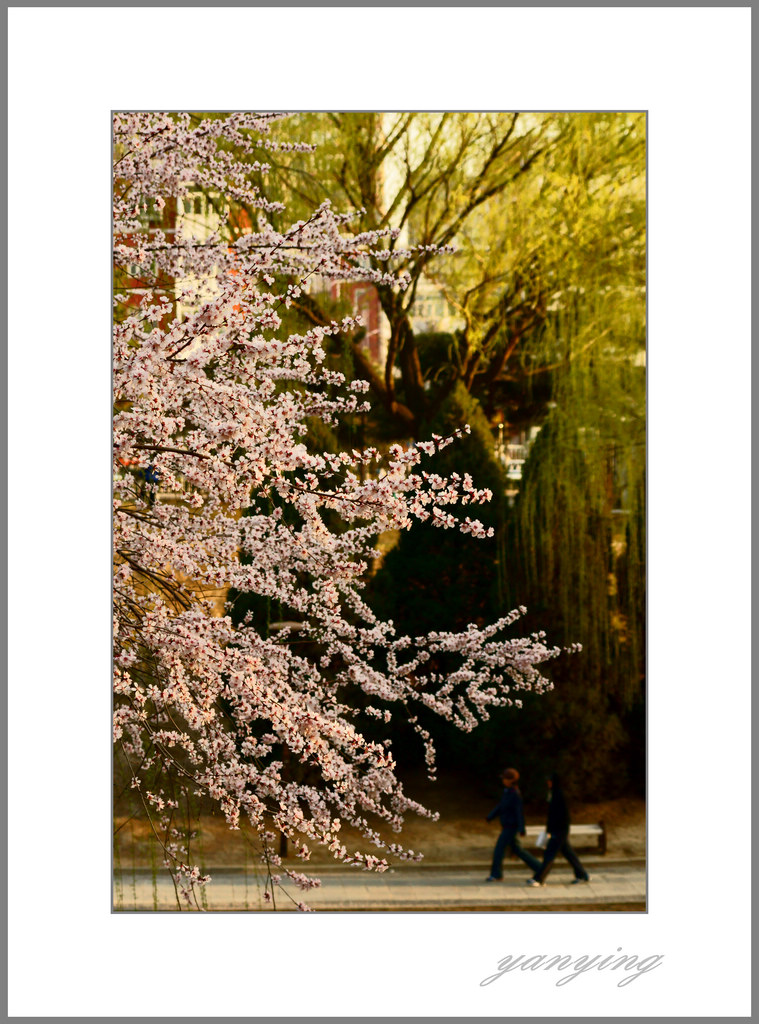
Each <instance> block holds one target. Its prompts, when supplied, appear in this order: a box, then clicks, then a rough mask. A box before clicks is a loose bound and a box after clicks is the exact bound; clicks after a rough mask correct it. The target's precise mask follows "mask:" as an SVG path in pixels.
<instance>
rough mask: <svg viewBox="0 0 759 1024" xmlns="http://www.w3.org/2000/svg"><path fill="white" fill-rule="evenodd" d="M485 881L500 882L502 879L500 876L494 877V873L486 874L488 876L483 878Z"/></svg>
mask: <svg viewBox="0 0 759 1024" xmlns="http://www.w3.org/2000/svg"><path fill="white" fill-rule="evenodd" d="M485 881H486V882H502V881H503V879H502V878H496V877H495V875H488V877H487V878H486V879H485Z"/></svg>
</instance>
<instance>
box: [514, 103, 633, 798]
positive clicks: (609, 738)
mask: <svg viewBox="0 0 759 1024" xmlns="http://www.w3.org/2000/svg"><path fill="white" fill-rule="evenodd" d="M644 127H645V125H644V120H643V118H642V117H641V116H637V115H586V116H583V117H579V116H576V117H575V120H574V121H573V122H572V124H571V125H570V127H569V131H568V132H567V135H566V136H565V139H567V140H571V144H567V145H566V146H565V149H564V152H563V159H562V160H561V161H559V160H557V161H556V163H555V166H554V168H553V174H554V176H555V180H554V183H553V184H554V195H556V194H558V191H559V190H558V188H557V187H556V186H558V185H559V183H561V182H563V183H564V184H563V185H562V186H561V192H562V193H563V198H562V201H561V202H559V203H558V204H556V205H555V206H554V207H553V209H552V210H549V211H546V218H549V217H550V222H551V226H552V229H553V234H552V236H551V237H552V245H553V247H554V248H553V254H554V258H553V260H552V262H551V271H550V279H549V280H550V284H551V289H550V292H549V293H548V297H549V301H548V305H547V315H546V321H545V326H544V330H543V332H542V334H541V336H540V338H539V339H535V341H534V348H533V351H532V352H531V353H529V359H525V361H524V371H525V373H526V374H530V373H531V372H534V371H536V370H538V369H540V368H546V367H550V378H551V399H552V400H551V402H550V409H549V412H548V415H547V418H546V419H545V422H544V425H543V427H542V430H541V432H540V434H539V436H538V438H537V440H536V442H535V444H534V446H533V448H532V451H531V453H530V456H529V459H528V461H527V464H526V466H525V472H524V479H523V481H522V485H521V488H520V494H519V496H518V499H517V502H516V505H515V508H514V510H513V516H512V524H511V532H510V535H509V537H508V538H505V539H504V542H503V545H502V551H501V557H502V561H503V563H504V564H505V566H506V580H507V589H508V590H513V589H515V588H519V590H520V593H523V594H527V595H529V597H528V600H529V603H530V605H531V608H532V609H533V610H534V611H535V612H536V613H537V612H539V613H540V615H541V618H542V619H543V620H544V621H545V617H546V615H548V617H549V619H550V621H551V622H552V624H553V626H554V628H555V630H556V637H557V639H558V638H560V637H561V636H562V635H564V634H571V636H572V637H573V638H575V639H577V640H579V641H580V642H582V644H583V653H582V655H581V656H580V657H578V659H576V661H575V663H574V664H573V666H572V670H571V672H569V673H566V674H562V673H561V670H559V673H558V675H559V676H560V677H562V678H561V685H560V686H558V687H557V694H556V705H555V708H556V722H555V727H556V730H557V732H559V733H561V734H562V735H563V736H564V737H565V738H567V737H568V742H566V743H564V746H565V749H566V753H567V756H570V755H571V753H572V752H573V753H575V754H577V755H578V756H579V755H582V759H581V761H580V763H583V764H584V765H585V767H586V769H587V771H588V773H589V775H590V776H592V777H593V778H597V777H598V776H599V774H602V773H604V772H607V771H608V770H609V768H610V767H611V765H612V764H615V766H616V761H615V760H614V759H615V756H616V755H621V754H623V753H624V752H625V750H626V751H627V755H629V756H628V757H627V761H626V764H627V765H628V766H629V765H630V764H631V763H632V770H633V771H635V772H636V773H638V775H639V774H640V771H641V770H642V768H641V766H642V758H643V743H642V736H641V735H640V734H639V733H638V732H637V731H636V730H637V726H636V725H634V724H633V723H636V722H637V724H638V725H640V724H641V723H642V716H641V714H640V712H641V708H642V703H643V681H644V673H645V468H646V460H645V404H646V382H645V162H644V161H645V136H644ZM548 184H549V185H550V184H551V182H550V180H549V182H548ZM547 249H548V246H547ZM549 251H550V250H549ZM570 718H572V719H573V720H574V722H575V723H576V725H577V726H579V727H576V728H568V727H567V721H568V720H569V719H570ZM630 757H631V758H632V761H630ZM574 763H578V762H577V760H575V762H574Z"/></svg>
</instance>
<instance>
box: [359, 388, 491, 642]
mask: <svg viewBox="0 0 759 1024" xmlns="http://www.w3.org/2000/svg"><path fill="white" fill-rule="evenodd" d="M465 423H469V425H470V427H471V428H472V429H471V434H469V435H468V436H465V437H463V438H462V439H461V440H459V441H457V442H455V443H454V444H452V445H450V446H449V447H447V448H444V449H443V450H442V451H440V452H437V453H436V454H435V455H434V456H432V457H431V458H430V459H425V460H424V466H423V468H424V469H426V470H428V471H429V472H435V473H439V474H440V475H441V476H446V475H449V474H450V473H453V472H457V473H460V474H461V475H463V474H464V473H466V472H469V473H471V475H472V479H473V481H474V485H475V487H487V488H489V489H491V490H492V491H493V501H492V502H491V503H490V504H489V505H483V506H477V507H476V508H475V509H473V508H472V507H471V506H466V507H465V508H463V509H460V510H459V511H458V513H456V510H455V509H452V510H451V511H453V512H454V514H458V515H460V516H462V517H463V516H465V515H467V514H468V515H471V516H475V515H476V516H477V518H479V519H481V520H482V522H483V523H485V525H486V526H493V527H494V528H497V527H498V526H499V523H500V520H501V516H502V509H503V474H502V472H501V469H500V466H499V464H498V462H497V460H496V458H495V454H494V452H493V438H492V434H491V432H490V428H489V426H488V423H487V420H486V419H485V416H484V415H483V413H482V410H481V409H480V408H479V406H478V404H477V402H476V401H475V400H474V399H473V398H472V397H471V396H470V395H469V394H468V393H467V392H466V389H465V388H464V387H463V386H462V385H461V384H459V385H457V387H456V388H455V389H454V391H453V392H452V394H451V395H450V396H449V398H448V399H447V400H446V402H445V403H444V405H443V407H442V408H441V410H440V411H439V413H438V414H437V415H436V416H435V418H434V419H433V420H432V422H431V423H430V424H429V427H428V429H427V430H426V431H425V436H429V434H432V433H436V434H440V435H442V436H445V435H447V434H450V433H451V431H453V430H455V429H456V428H457V427H460V426H462V425H463V424H465ZM495 556H496V540H495V539H473V538H472V537H468V536H466V535H463V534H460V533H459V532H458V531H456V530H442V529H439V528H437V527H434V526H429V525H428V524H426V523H417V524H415V525H414V526H413V527H412V529H411V530H409V531H404V532H403V533H402V534H401V536H400V539H399V541H398V543H397V545H396V546H395V547H394V548H393V549H392V550H391V551H390V552H389V553H388V554H387V555H386V556H385V559H384V562H383V564H382V567H381V568H380V570H379V571H378V572H377V574H376V576H375V577H374V579H373V580H372V583H371V587H370V591H369V600H370V603H371V604H372V607H373V608H374V609H375V610H376V611H377V612H378V613H379V614H380V615H382V616H384V617H387V618H391V619H392V620H393V621H394V622H395V624H396V627H397V628H398V629H399V630H400V631H401V632H403V633H409V634H410V635H412V636H418V635H420V634H422V633H423V632H425V631H427V630H430V629H458V628H462V627H465V626H466V625H467V624H468V623H469V622H478V623H480V624H484V623H486V622H487V621H489V620H491V619H492V618H493V617H495V613H496V612H497V610H498V595H497V580H496V577H495V574H494V573H493V572H492V569H491V567H492V565H493V562H494V559H495Z"/></svg>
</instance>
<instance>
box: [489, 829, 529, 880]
mask: <svg viewBox="0 0 759 1024" xmlns="http://www.w3.org/2000/svg"><path fill="white" fill-rule="evenodd" d="M508 847H511V849H512V850H513V851H514V853H515V854H516V855H517V857H519V858H520V860H523V861H524V862H525V864H526V865H527V866H528V867H529V868H532V870H533V871H535V872H538V871H539V870H540V868H541V864H540V861H539V860H538V858H537V857H533V855H532V854H531V853H528V851H527V850H525V848H524V847H523V846H522V844H521V843H520V842H519V837H518V836H517V830H516V829H515V828H505V829H504V830H503V831H502V832H501V834H500V835H499V836H498V840H497V842H496V844H495V850H494V851H493V866H492V867H491V868H490V876H491V878H502V877H503V870H502V865H503V857H504V854H505V853H506V850H507V849H508Z"/></svg>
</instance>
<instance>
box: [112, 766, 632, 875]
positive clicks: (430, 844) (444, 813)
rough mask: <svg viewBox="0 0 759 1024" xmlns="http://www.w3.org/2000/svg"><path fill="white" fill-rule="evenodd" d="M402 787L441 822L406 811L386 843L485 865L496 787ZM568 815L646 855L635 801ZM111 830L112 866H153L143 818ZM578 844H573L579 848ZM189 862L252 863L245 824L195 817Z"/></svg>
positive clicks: (530, 817) (541, 809)
mask: <svg viewBox="0 0 759 1024" xmlns="http://www.w3.org/2000/svg"><path fill="white" fill-rule="evenodd" d="M405 789H406V792H407V793H408V794H409V795H410V796H411V797H412V798H413V799H416V800H418V801H419V802H420V803H422V804H424V805H425V806H426V807H428V808H430V809H431V810H436V811H439V812H440V819H439V821H437V822H431V821H429V820H428V819H426V818H420V817H418V816H416V815H409V817H408V818H407V822H406V825H405V826H404V829H403V832H402V833H401V834H400V835H393V834H392V833H388V834H387V835H386V838H387V839H388V840H389V841H391V842H400V843H401V845H402V846H404V847H405V848H406V849H412V850H414V851H416V852H418V853H423V854H424V860H423V861H422V864H425V863H426V864H429V865H433V864H440V865H465V864H472V863H481V864H483V865H487V864H488V862H489V860H490V856H491V854H492V850H493V845H494V843H495V840H496V838H497V835H498V823H497V822H495V821H494V822H490V823H488V822H486V821H485V817H486V815H487V814H488V813H489V812H490V810H492V808H493V806H494V803H495V799H496V798H497V795H498V792H497V790H494V792H493V797H492V798H491V797H489V796H486V795H483V793H482V792H481V791H480V792H477V791H471V792H470V791H468V790H467V789H466V788H465V787H462V785H461V783H460V782H458V781H456V783H455V784H454V783H453V782H451V781H450V780H449V781H446V780H445V779H444V778H443V777H441V779H440V780H439V781H438V782H436V783H434V784H433V783H430V782H428V781H427V780H426V779H425V778H424V777H417V778H414V779H412V780H410V781H408V782H407V784H406V786H405ZM571 813H572V821H573V822H575V823H577V824H596V823H598V822H601V821H603V822H604V824H605V826H606V832H607V858H608V859H609V860H617V859H622V860H624V859H627V858H631V857H634V858H641V857H645V854H646V809H645V802H644V801H643V800H642V799H640V798H637V797H623V798H619V799H615V800H608V801H604V802H596V803H580V802H573V803H572V804H571ZM526 820H527V824H528V825H542V824H544V822H545V805H542V804H541V803H540V802H538V803H537V804H529V805H528V806H527V808H526ZM119 826H121V827H120V828H119ZM114 828H118V829H119V831H118V833H117V835H116V851H117V852H116V855H115V860H116V864H117V865H120V866H121V867H127V866H128V867H129V868H132V867H150V866H151V865H155V864H156V863H157V864H159V865H160V863H161V859H162V858H161V855H160V851H159V850H158V847H157V845H156V843H155V841H154V840H153V837H152V832H151V829H150V826H149V825H148V824H147V823H146V822H144V821H141V820H140V821H138V820H133V821H128V820H127V819H126V818H125V817H124V816H118V815H117V816H116V817H115V819H114ZM340 835H341V839H342V842H343V843H344V844H345V845H346V846H347V848H348V850H349V852H354V851H356V850H362V851H364V852H378V851H376V850H375V848H373V847H370V846H369V844H368V843H367V842H366V840H364V839H363V838H362V837H361V836H360V834H359V833H358V832H357V831H355V830H353V829H349V828H344V829H343V830H342V832H341V833H340ZM383 835H385V833H383ZM582 849H583V848H582V847H581V846H578V850H580V851H582ZM591 851H592V848H588V850H587V852H588V853H590V852H591ZM380 856H382V854H381V853H380ZM190 859H191V860H192V862H193V863H198V862H200V863H201V864H203V865H204V866H205V867H214V868H217V869H218V868H220V867H244V866H246V865H248V864H252V863H253V862H254V861H257V860H258V855H257V853H256V851H255V849H254V848H253V846H252V845H251V843H250V840H249V839H247V838H246V834H245V829H244V828H243V829H241V830H240V831H230V829H229V828H228V827H227V825H226V823H225V821H224V819H223V818H222V817H221V816H220V815H218V816H217V815H210V814H208V815H202V816H201V818H200V824H199V828H198V836H197V838H196V839H194V840H193V842H192V848H191V853H190ZM389 859H390V858H389ZM309 863H310V864H312V865H320V866H322V865H327V864H335V865H337V862H336V861H335V860H334V858H333V857H332V855H331V854H330V853H329V852H328V851H326V850H322V849H320V848H319V847H314V846H313V845H312V854H311V859H310V862H309ZM285 864H286V865H289V864H292V866H293V867H300V868H302V866H303V861H302V860H299V859H298V858H296V857H294V856H292V855H290V856H288V857H287V859H286V861H285Z"/></svg>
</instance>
